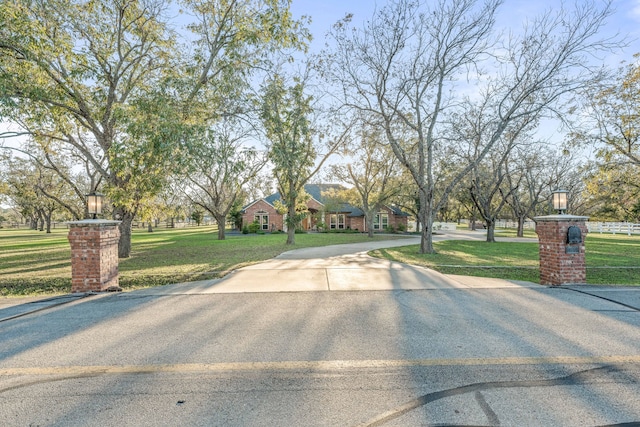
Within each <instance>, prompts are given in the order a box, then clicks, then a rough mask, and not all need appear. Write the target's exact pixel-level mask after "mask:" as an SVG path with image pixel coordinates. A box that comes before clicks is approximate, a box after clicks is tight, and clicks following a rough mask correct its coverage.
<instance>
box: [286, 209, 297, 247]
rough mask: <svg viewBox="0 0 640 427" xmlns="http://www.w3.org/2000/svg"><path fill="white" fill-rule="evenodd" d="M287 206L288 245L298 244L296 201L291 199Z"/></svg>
mask: <svg viewBox="0 0 640 427" xmlns="http://www.w3.org/2000/svg"><path fill="white" fill-rule="evenodd" d="M288 202H289V203H288V205H289V206H287V245H295V244H296V201H295V199H294V200H289V201H288Z"/></svg>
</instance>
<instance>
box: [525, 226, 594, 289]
mask: <svg viewBox="0 0 640 427" xmlns="http://www.w3.org/2000/svg"><path fill="white" fill-rule="evenodd" d="M534 219H535V221H536V233H537V234H538V241H539V245H540V284H541V285H552V286H560V285H568V284H584V283H586V282H587V269H586V265H585V259H584V239H585V237H586V235H587V232H588V229H587V226H586V220H587V219H589V218H588V217H584V216H573V215H549V216H540V217H536V218H534Z"/></svg>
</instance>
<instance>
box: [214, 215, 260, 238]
mask: <svg viewBox="0 0 640 427" xmlns="http://www.w3.org/2000/svg"><path fill="white" fill-rule="evenodd" d="M214 218H215V219H216V223H217V224H218V240H224V239H225V235H224V231H225V230H224V227H225V225H226V219H227V217H226V215H215V216H214ZM260 229H261V230H262V224H260Z"/></svg>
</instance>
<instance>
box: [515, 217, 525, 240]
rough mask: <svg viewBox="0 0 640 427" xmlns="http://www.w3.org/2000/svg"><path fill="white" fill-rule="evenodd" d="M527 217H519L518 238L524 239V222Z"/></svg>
mask: <svg viewBox="0 0 640 427" xmlns="http://www.w3.org/2000/svg"><path fill="white" fill-rule="evenodd" d="M526 219H527V218H526V217H518V234H517V236H518V237H524V221H525V220H526Z"/></svg>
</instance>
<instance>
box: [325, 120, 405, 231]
mask: <svg viewBox="0 0 640 427" xmlns="http://www.w3.org/2000/svg"><path fill="white" fill-rule="evenodd" d="M359 133H360V135H359V136H358V137H355V138H354V140H355V141H357V143H355V144H354V146H353V147H351V149H350V150H349V154H350V155H351V156H353V157H352V160H351V161H350V162H349V163H347V164H335V165H331V167H330V169H331V171H332V175H333V176H334V177H336V178H338V179H339V180H341V181H344V182H347V183H349V184H353V186H354V191H353V192H351V193H354V195H355V196H356V197H349V202H350V203H351V204H352V205H353V206H357V207H358V208H360V209H362V212H364V217H365V223H366V228H367V232H368V235H369V237H373V221H374V217H375V215H376V214H377V213H378V212H379V211H380V209H381V208H382V207H383V206H384V205H385V204H386V203H388V202H389V200H390V199H391V198H392V197H393V196H394V195H396V194H397V193H398V190H399V185H398V184H399V183H398V181H397V177H398V164H397V160H396V158H395V156H394V155H393V153H392V152H391V151H390V149H389V146H388V145H384V144H382V143H381V141H380V139H381V138H383V136H382V135H380V134H379V133H378V132H377V131H376V130H375V128H371V127H366V126H363V127H362V128H361V129H360V132H359Z"/></svg>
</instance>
